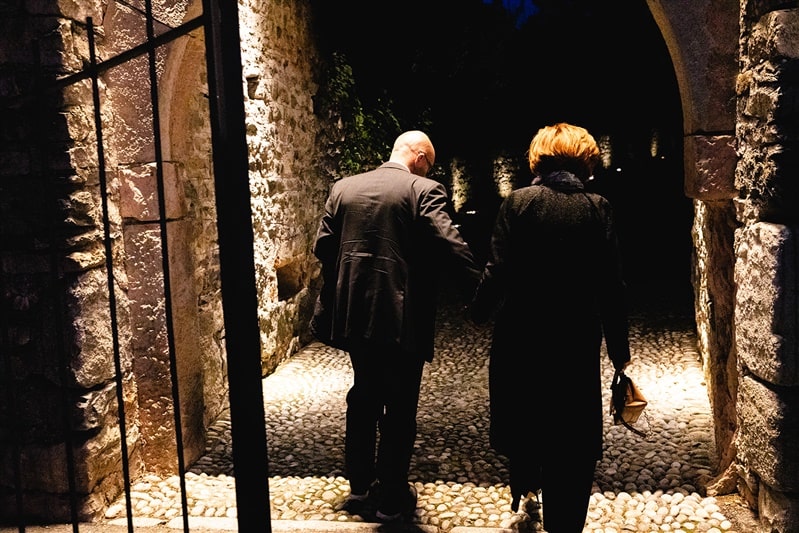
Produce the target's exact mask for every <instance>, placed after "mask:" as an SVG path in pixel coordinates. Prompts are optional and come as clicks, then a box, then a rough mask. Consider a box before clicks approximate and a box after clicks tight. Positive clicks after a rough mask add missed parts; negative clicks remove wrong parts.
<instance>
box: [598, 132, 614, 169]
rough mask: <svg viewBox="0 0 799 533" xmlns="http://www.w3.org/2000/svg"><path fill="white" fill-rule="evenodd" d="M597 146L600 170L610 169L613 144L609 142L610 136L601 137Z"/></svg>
mask: <svg viewBox="0 0 799 533" xmlns="http://www.w3.org/2000/svg"><path fill="white" fill-rule="evenodd" d="M597 145H598V146H599V159H600V160H601V161H602V168H604V169H608V168H610V165H611V163H612V162H613V157H612V154H613V144H612V143H611V142H610V135H601V136H600V137H599V141H597Z"/></svg>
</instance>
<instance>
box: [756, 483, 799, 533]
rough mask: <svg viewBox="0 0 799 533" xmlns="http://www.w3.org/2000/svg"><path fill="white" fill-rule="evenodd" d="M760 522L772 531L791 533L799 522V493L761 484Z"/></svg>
mask: <svg viewBox="0 0 799 533" xmlns="http://www.w3.org/2000/svg"><path fill="white" fill-rule="evenodd" d="M758 496H759V497H758V514H759V515H760V523H761V524H762V525H765V526H766V531H769V532H771V533H791V532H793V531H796V524H799V495H797V494H789V493H786V492H780V491H778V490H774V489H772V488H771V487H769V486H765V485H763V486H761V487H760V492H759V493H758Z"/></svg>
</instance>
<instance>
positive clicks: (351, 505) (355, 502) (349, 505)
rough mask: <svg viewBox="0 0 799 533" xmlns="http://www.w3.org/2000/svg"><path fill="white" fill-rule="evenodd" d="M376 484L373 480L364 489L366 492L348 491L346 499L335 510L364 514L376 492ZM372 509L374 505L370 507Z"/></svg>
mask: <svg viewBox="0 0 799 533" xmlns="http://www.w3.org/2000/svg"><path fill="white" fill-rule="evenodd" d="M377 488H378V485H377V482H376V481H375V482H373V483H372V485H370V486H369V488H368V489H366V492H364V493H362V494H357V493H352V492H351V493H350V495H349V496H347V499H346V500H344V501H343V502H342V503H341V505H339V506H338V507H337V508H336V510H337V511H344V512H346V513H348V514H351V515H356V514H357V515H360V516H364V514H365V511H366V509H367V508H368V507H369V506H370V504H372V501H373V500H374V498H373V496H374V494H375V492H377V490H376V489H377ZM372 511H374V507H372Z"/></svg>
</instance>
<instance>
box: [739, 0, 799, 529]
mask: <svg viewBox="0 0 799 533" xmlns="http://www.w3.org/2000/svg"><path fill="white" fill-rule="evenodd" d="M783 7H787V6H784V3H780V2H762V1H745V2H743V3H742V6H741V57H740V61H741V69H740V72H739V75H738V86H737V90H738V117H737V130H738V156H739V157H738V165H737V169H736V173H735V184H736V187H737V188H738V189H739V190H740V191H741V195H740V199H739V200H737V202H736V212H737V217H738V220H739V222H740V224H741V227H740V228H739V229H738V230H737V231H736V233H735V254H736V266H735V281H736V286H737V292H736V298H735V326H736V327H735V339H736V351H737V354H738V366H739V373H740V387H739V390H738V417H739V420H740V421H741V424H740V427H739V433H738V440H737V443H738V446H737V448H738V470H739V473H740V479H741V482H740V483H739V490H740V492H741V493H742V494H743V495H745V496H746V497H747V498H748V499H749V500H750V504H751V505H752V506H753V507H754V508H756V509H758V511H759V513H760V518H761V522H762V524H763V525H764V527H765V528H766V529H767V530H768V531H771V532H777V533H787V532H792V531H796V530H797V524H799V448H798V447H797V446H796V443H797V442H799V440H798V439H799V425H797V417H799V344H798V343H797V340H799V339H797V335H799V305H798V304H799V302H797V299H796V295H797V289H798V288H799V287H798V286H797V266H799V255H798V254H797V229H799V220H798V219H799V216H798V215H797V213H799V194H797V192H799V186H798V185H797V179H796V177H797V170H799V166H798V164H797V161H799V157H798V156H799V130H797V128H796V125H797V124H799V108H798V107H797V105H796V101H797V83H796V72H797V67H799V8H797V7H796V4H795V3H793V5H792V6H791V7H790V8H789V9H784V8H783Z"/></svg>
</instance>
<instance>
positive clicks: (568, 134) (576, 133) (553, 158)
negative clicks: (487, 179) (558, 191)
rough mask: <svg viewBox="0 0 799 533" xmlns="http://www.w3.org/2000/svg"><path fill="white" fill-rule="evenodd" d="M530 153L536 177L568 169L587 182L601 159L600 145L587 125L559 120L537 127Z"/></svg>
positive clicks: (531, 165) (532, 169) (531, 167)
mask: <svg viewBox="0 0 799 533" xmlns="http://www.w3.org/2000/svg"><path fill="white" fill-rule="evenodd" d="M527 156H528V160H529V161H530V170H531V171H532V172H533V175H534V176H543V175H545V174H549V173H550V172H553V171H555V170H567V171H569V172H571V173H572V174H574V175H575V176H577V177H578V178H579V179H580V180H581V181H586V180H587V179H588V178H589V177H591V174H592V173H593V172H594V167H595V166H596V164H597V163H598V162H599V146H597V144H596V141H595V140H594V138H593V137H592V136H591V134H590V133H588V130H586V129H585V128H581V127H580V126H574V125H572V124H568V123H566V122H559V123H557V124H553V125H551V126H545V127H543V128H541V129H540V130H538V132H537V133H536V134H535V136H534V137H533V140H532V141H531V142H530V149H529V151H528V152H527Z"/></svg>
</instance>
